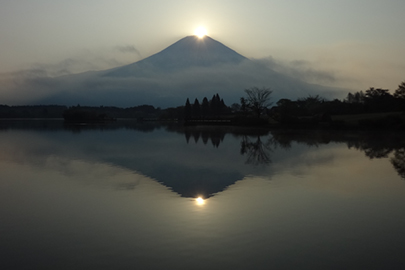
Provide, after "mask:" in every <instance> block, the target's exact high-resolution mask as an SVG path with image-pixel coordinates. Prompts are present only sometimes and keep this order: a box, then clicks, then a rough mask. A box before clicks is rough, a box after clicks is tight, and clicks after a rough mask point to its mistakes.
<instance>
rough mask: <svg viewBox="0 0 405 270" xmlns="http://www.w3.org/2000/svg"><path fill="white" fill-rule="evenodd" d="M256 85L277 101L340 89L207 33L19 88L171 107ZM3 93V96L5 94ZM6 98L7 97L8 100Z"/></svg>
mask: <svg viewBox="0 0 405 270" xmlns="http://www.w3.org/2000/svg"><path fill="white" fill-rule="evenodd" d="M252 86H258V87H262V86H264V87H268V88H271V89H272V90H273V94H272V98H273V101H275V102H276V101H278V99H280V98H290V99H296V98H300V97H306V96H308V95H317V94H319V95H322V96H323V97H326V98H329V97H335V96H336V93H337V90H338V89H336V88H330V87H325V86H321V85H315V84H309V83H306V82H304V81H301V80H299V79H296V78H293V77H290V76H287V75H284V74H282V73H279V72H276V71H275V70H274V69H272V67H271V66H269V65H267V64H266V62H265V61H261V60H254V59H248V58H246V57H245V56H243V55H241V54H239V53H237V52H236V51H234V50H232V49H230V48H229V47H227V46H225V45H224V44H222V43H220V42H218V41H216V40H214V39H212V38H210V37H208V36H205V37H204V38H198V37H196V36H187V37H185V38H182V39H180V40H179V41H177V42H175V43H174V44H172V45H170V46H169V47H167V48H165V49H163V50H162V51H160V52H158V53H156V54H154V55H152V56H150V57H147V58H145V59H143V60H140V61H138V62H135V63H132V64H129V65H125V66H120V67H116V68H113V69H108V70H102V71H88V72H84V73H79V74H71V75H65V76H61V77H53V78H52V77H36V78H29V79H27V80H25V81H24V82H22V83H20V84H19V85H18V88H16V89H13V92H14V94H15V98H14V103H15V100H17V99H19V100H22V101H20V103H25V104H63V105H76V104H81V105H89V106H101V105H104V106H119V107H132V106H138V105H143V104H149V105H153V106H155V107H161V108H167V107H176V106H180V105H183V104H184V103H185V101H186V99H187V98H189V99H190V100H194V99H195V98H198V99H199V100H202V99H203V98H204V97H210V96H213V95H214V94H216V93H218V94H219V95H220V96H221V97H222V98H223V99H224V101H225V103H226V104H227V105H231V104H232V103H235V102H239V100H240V97H241V96H243V95H244V89H247V88H250V87H252ZM0 98H2V97H0ZM4 101H6V99H4Z"/></svg>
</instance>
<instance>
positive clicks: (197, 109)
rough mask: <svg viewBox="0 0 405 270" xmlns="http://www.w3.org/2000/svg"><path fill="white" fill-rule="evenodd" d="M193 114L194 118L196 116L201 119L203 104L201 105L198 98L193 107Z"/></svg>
mask: <svg viewBox="0 0 405 270" xmlns="http://www.w3.org/2000/svg"><path fill="white" fill-rule="evenodd" d="M192 115H193V118H195V119H199V118H200V117H201V106H200V102H199V101H198V99H195V100H194V104H193V107H192Z"/></svg>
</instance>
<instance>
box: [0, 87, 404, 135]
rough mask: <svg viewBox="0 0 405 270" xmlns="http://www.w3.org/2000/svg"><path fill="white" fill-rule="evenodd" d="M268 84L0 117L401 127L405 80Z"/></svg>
mask: <svg viewBox="0 0 405 270" xmlns="http://www.w3.org/2000/svg"><path fill="white" fill-rule="evenodd" d="M272 93H273V90H272V89H270V88H266V87H262V88H258V87H251V88H249V89H245V90H244V96H241V98H240V102H239V103H233V104H231V105H226V103H225V101H224V99H222V98H221V97H220V95H219V94H218V93H216V94H214V95H213V96H212V98H211V99H208V98H207V97H204V98H203V99H202V100H201V102H200V101H199V100H198V98H195V99H194V101H193V103H191V102H190V97H185V100H186V102H185V104H184V105H180V106H178V107H172V108H166V109H161V108H155V107H154V106H152V105H140V106H134V107H129V108H119V107H113V106H99V107H94V106H81V105H79V104H78V105H77V106H70V107H68V106H63V105H25V106H24V105H23V106H8V105H0V119H15V118H19V119H32V118H64V119H65V120H66V121H68V122H92V121H97V122H107V121H113V120H117V119H121V118H123V119H136V120H139V121H173V120H175V121H184V122H185V124H187V125H204V124H211V125H215V124H219V125H224V124H225V125H226V124H227V125H265V126H266V125H267V126H289V127H294V126H297V127H311V126H316V127H335V128H349V127H362V128H396V129H404V128H405V115H404V112H405V81H404V82H402V83H401V84H399V85H398V88H397V89H396V90H395V91H394V93H393V94H391V93H390V91H389V90H388V89H382V88H374V87H370V88H369V89H367V90H365V91H358V92H354V93H348V94H347V96H346V97H345V98H344V99H342V100H339V99H334V100H327V99H325V98H323V97H321V96H319V95H316V96H311V95H309V96H307V97H301V98H298V99H296V100H290V99H284V98H282V99H280V100H278V101H277V102H273V100H272Z"/></svg>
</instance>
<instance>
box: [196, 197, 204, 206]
mask: <svg viewBox="0 0 405 270" xmlns="http://www.w3.org/2000/svg"><path fill="white" fill-rule="evenodd" d="M195 201H196V203H197V204H198V205H203V204H204V203H205V201H204V199H203V198H202V197H198V198H197V199H195Z"/></svg>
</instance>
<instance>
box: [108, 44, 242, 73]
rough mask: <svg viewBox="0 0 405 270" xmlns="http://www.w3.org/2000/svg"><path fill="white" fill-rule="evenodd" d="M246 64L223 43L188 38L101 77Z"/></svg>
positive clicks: (240, 56)
mask: <svg viewBox="0 0 405 270" xmlns="http://www.w3.org/2000/svg"><path fill="white" fill-rule="evenodd" d="M244 60H247V58H246V57H244V56H242V55H240V54H239V53H237V52H235V51H234V50H232V49H230V48H228V47H227V46H225V45H223V44H222V43H220V42H218V41H216V40H214V39H212V38H210V37H208V36H205V37H204V38H198V37H196V36H187V37H185V38H183V39H181V40H179V41H177V42H176V43H174V44H172V45H170V46H169V47H167V48H166V49H164V50H162V51H161V52H159V53H156V54H154V55H152V56H150V57H148V58H145V59H143V60H141V61H138V62H135V63H132V64H129V65H126V66H123V67H119V68H116V69H114V70H110V71H107V72H106V73H105V74H104V75H103V76H107V77H109V76H111V77H129V76H143V75H146V74H149V73H150V71H154V72H173V71H177V70H181V69H186V68H190V67H214V66H218V65H224V64H231V65H234V64H239V63H241V62H242V61H244Z"/></svg>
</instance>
